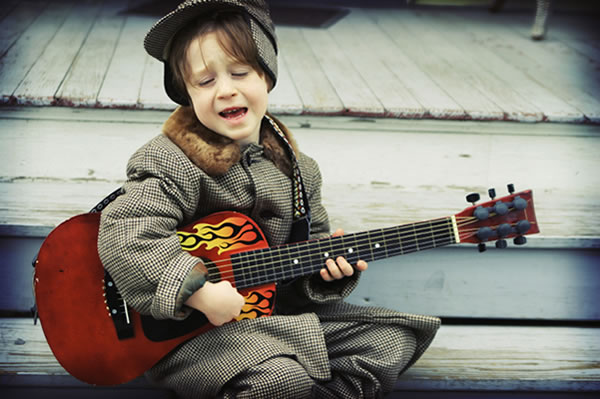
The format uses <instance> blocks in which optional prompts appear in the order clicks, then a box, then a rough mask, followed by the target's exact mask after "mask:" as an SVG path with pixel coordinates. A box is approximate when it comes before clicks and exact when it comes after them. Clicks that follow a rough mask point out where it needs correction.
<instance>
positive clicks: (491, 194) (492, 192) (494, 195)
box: [488, 188, 496, 199]
mask: <svg viewBox="0 0 600 399" xmlns="http://www.w3.org/2000/svg"><path fill="white" fill-rule="evenodd" d="M488 194H489V196H490V198H491V199H494V198H496V189H495V188H490V189H489V190H488Z"/></svg>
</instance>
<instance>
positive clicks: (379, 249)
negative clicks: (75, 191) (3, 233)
mask: <svg viewBox="0 0 600 399" xmlns="http://www.w3.org/2000/svg"><path fill="white" fill-rule="evenodd" d="M467 199H468V200H469V201H473V202H474V201H477V200H478V195H477V196H476V197H475V196H474V195H473V194H471V195H470V196H468V197H467ZM99 221H100V214H98V213H88V214H82V215H78V216H75V217H73V218H71V219H69V220H67V221H66V222H64V223H62V224H60V225H59V226H58V227H56V228H55V229H54V230H53V231H52V232H51V233H50V234H49V235H48V237H47V238H46V240H45V241H44V243H43V245H42V247H41V249H40V252H39V255H38V258H37V262H36V267H35V275H34V288H35V295H36V302H37V307H38V313H39V317H40V320H41V323H42V328H43V330H44V334H45V336H46V339H47V342H48V344H49V345H50V348H51V349H52V352H53V353H54V355H55V357H56V359H57V360H58V361H59V363H60V364H61V365H62V366H63V367H64V368H65V370H67V371H68V372H69V373H70V374H71V375H73V376H74V377H76V378H78V379H79V380H81V381H84V382H87V383H89V384H95V385H117V384H121V383H125V382H127V381H130V380H132V379H134V378H136V377H138V376H140V375H141V374H143V373H144V372H145V371H147V370H149V369H150V368H151V367H152V366H153V365H154V364H156V363H157V362H158V361H159V360H160V359H161V358H162V357H163V356H165V355H166V354H167V353H169V352H170V351H171V350H173V349H174V348H175V347H176V346H178V345H180V344H182V343H183V342H185V341H187V340H189V339H191V338H193V337H195V336H197V335H198V334H201V333H203V332H205V331H207V330H209V329H211V328H214V326H212V325H211V324H210V323H209V322H208V321H207V319H206V318H205V317H204V315H203V314H202V313H201V312H198V311H194V312H193V313H192V314H191V315H190V316H189V317H188V318H187V319H185V320H183V321H175V320H155V319H153V318H152V317H150V316H147V315H141V314H139V313H138V312H136V311H135V310H134V309H132V308H131V307H129V306H128V305H127V303H126V302H125V301H124V300H123V298H122V297H121V295H120V294H119V291H118V287H116V285H115V283H114V281H113V280H112V279H111V277H110V275H108V273H106V271H105V270H104V267H103V266H102V263H101V262H100V259H99V257H98V252H97V239H98V225H99ZM538 232H539V228H538V225H537V221H536V218H535V211H534V205H533V198H532V193H531V191H530V190H527V191H522V192H519V193H514V192H511V194H510V195H508V196H506V197H503V198H500V199H494V198H492V200H491V201H488V202H484V203H481V204H479V205H475V204H473V206H470V207H468V208H466V209H465V210H463V211H462V212H460V213H458V214H455V215H453V216H450V217H444V218H439V219H432V220H427V221H423V222H418V223H411V224H406V225H401V226H396V227H389V228H382V229H377V230H372V231H365V232H360V233H355V234H346V235H343V236H339V237H329V238H324V239H319V240H310V241H305V242H299V243H294V244H287V245H281V246H277V247H271V248H269V247H268V245H267V240H266V239H265V236H264V234H263V233H262V232H261V230H260V228H259V226H258V225H257V224H256V223H255V222H254V221H252V220H251V219H250V218H248V217H247V216H245V215H243V214H240V213H235V212H220V213H215V214H212V215H210V216H207V217H204V218H202V219H200V220H198V221H197V222H195V223H192V224H190V225H189V226H186V227H184V228H182V229H181V230H179V231H178V232H177V234H178V236H179V239H180V242H181V246H182V248H183V249H184V250H185V251H189V252H190V253H191V254H192V255H194V256H197V257H200V258H202V259H204V261H205V263H206V265H207V268H208V270H209V276H208V281H211V282H217V281H220V280H223V279H225V280H229V281H230V282H231V283H232V284H233V285H234V286H235V287H236V288H237V289H238V290H239V291H240V293H241V294H242V295H244V296H245V298H246V303H245V305H244V307H243V309H242V313H241V315H240V316H239V317H238V320H241V319H253V318H257V317H265V316H269V315H270V314H271V313H272V311H273V307H274V304H275V291H276V282H278V281H284V280H290V279H294V278H297V277H300V276H307V275H311V274H315V273H318V271H319V270H320V269H321V268H323V266H324V264H325V260H326V259H327V258H336V257H337V256H340V255H341V256H344V257H346V258H347V259H348V261H349V262H351V263H356V261H357V260H358V259H363V260H365V261H376V260H379V259H384V258H388V257H392V256H397V255H405V254H409V253H412V252H416V251H422V250H426V249H432V248H438V247H443V246H447V245H452V244H458V243H474V244H478V245H479V249H480V251H483V250H484V249H485V242H487V241H490V242H493V241H495V242H496V246H497V247H499V248H503V247H505V246H506V239H508V238H514V241H515V243H516V244H524V243H525V241H526V239H525V237H524V236H525V235H526V234H534V233H538Z"/></svg>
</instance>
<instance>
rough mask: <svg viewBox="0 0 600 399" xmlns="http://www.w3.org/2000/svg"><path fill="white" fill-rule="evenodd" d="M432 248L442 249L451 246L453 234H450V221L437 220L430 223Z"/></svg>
mask: <svg viewBox="0 0 600 399" xmlns="http://www.w3.org/2000/svg"><path fill="white" fill-rule="evenodd" d="M431 226H432V235H433V247H434V248H437V247H443V246H444V245H449V244H453V243H454V242H453V238H454V234H453V233H452V224H451V219H448V218H446V219H437V220H432V221H431Z"/></svg>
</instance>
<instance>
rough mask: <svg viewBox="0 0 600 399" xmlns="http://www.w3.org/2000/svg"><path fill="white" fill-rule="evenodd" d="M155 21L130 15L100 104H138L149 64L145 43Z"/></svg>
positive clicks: (119, 105)
mask: <svg viewBox="0 0 600 399" xmlns="http://www.w3.org/2000/svg"><path fill="white" fill-rule="evenodd" d="M154 22H155V18H150V17H143V16H135V15H130V16H128V17H127V20H126V21H125V25H124V26H123V31H122V33H121V36H120V38H119V41H118V43H117V47H116V49H115V53H114V56H113V57H112V60H111V63H110V66H109V67H108V71H107V73H106V77H105V79H104V82H103V83H102V88H101V89H100V93H99V94H98V104H99V105H100V106H108V107H114V106H116V107H123V106H124V107H135V106H137V105H138V99H139V95H140V87H141V85H142V77H143V75H144V67H145V63H146V52H145V51H144V45H143V40H144V36H145V34H146V32H147V31H148V30H149V29H150V27H151V26H152V25H153V24H154Z"/></svg>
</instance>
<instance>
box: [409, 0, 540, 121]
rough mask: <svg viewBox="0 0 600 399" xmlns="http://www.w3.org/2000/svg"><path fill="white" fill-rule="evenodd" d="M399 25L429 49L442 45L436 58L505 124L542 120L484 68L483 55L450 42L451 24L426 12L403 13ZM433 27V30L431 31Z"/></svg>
mask: <svg viewBox="0 0 600 399" xmlns="http://www.w3.org/2000/svg"><path fill="white" fill-rule="evenodd" d="M403 15H404V14H403ZM402 21H403V22H404V23H407V24H408V25H409V26H411V27H412V29H413V31H416V32H419V36H420V37H421V38H422V40H423V42H424V43H426V46H428V47H429V45H431V43H433V42H435V41H438V42H441V43H442V44H441V45H440V46H439V47H436V48H435V51H436V52H437V54H438V55H439V56H440V57H443V58H444V59H445V61H446V62H447V63H448V64H450V65H453V66H454V67H455V68H459V69H462V70H464V71H465V72H466V73H467V75H468V76H469V79H470V83H471V84H472V85H473V86H476V87H477V88H478V89H479V90H481V91H482V92H483V93H484V94H485V95H486V96H487V97H488V98H489V99H490V100H491V101H493V102H494V103H495V104H497V105H498V106H499V107H500V108H501V109H502V111H503V112H504V116H505V119H506V120H512V121H518V122H539V121H541V120H542V119H543V118H544V115H543V113H542V111H541V110H540V109H539V108H538V107H536V106H535V105H534V104H532V103H531V100H529V98H527V97H525V96H522V95H521V94H520V93H518V92H517V91H516V90H514V89H513V84H507V82H506V80H504V79H502V78H501V77H500V76H497V75H496V74H494V73H492V72H491V71H490V70H489V68H486V63H484V58H483V55H484V54H482V53H481V52H480V51H478V48H477V47H475V46H470V45H464V44H463V43H461V42H460V41H457V40H450V38H449V36H448V34H447V32H448V31H450V32H451V31H452V30H453V26H452V25H453V24H448V23H445V21H444V20H440V19H437V18H435V14H434V13H431V12H428V11H427V10H425V11H419V12H414V11H412V12H409V13H406V15H405V16H404V17H403V18H402ZM448 25H450V26H448ZM432 26H433V27H434V29H431V27H432ZM455 27H456V25H454V28H455ZM517 84H518V83H516V82H515V85H517Z"/></svg>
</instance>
